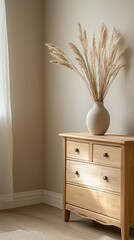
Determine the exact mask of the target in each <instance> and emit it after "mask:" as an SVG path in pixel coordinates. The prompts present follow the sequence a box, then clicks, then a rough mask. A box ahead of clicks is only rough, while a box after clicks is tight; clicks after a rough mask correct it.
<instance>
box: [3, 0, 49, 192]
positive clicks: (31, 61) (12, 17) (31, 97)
mask: <svg viewBox="0 0 134 240" xmlns="http://www.w3.org/2000/svg"><path fill="white" fill-rule="evenodd" d="M6 7H7V24H8V38H9V53H10V76H11V101H12V117H13V143H14V161H13V169H14V190H15V192H22V191H30V190H36V189H42V186H43V149H44V144H43V131H44V130H43V128H44V120H43V116H44V113H43V111H44V76H43V75H44V73H43V71H44V69H43V68H44V64H43V56H44V54H43V49H44V46H43V44H44V41H43V34H44V22H43V18H44V12H43V11H44V10H43V8H44V1H43V0H6Z"/></svg>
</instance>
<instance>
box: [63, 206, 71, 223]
mask: <svg viewBox="0 0 134 240" xmlns="http://www.w3.org/2000/svg"><path fill="white" fill-rule="evenodd" d="M69 218H70V211H69V210H66V209H65V210H64V212H63V220H64V222H68V221H69Z"/></svg>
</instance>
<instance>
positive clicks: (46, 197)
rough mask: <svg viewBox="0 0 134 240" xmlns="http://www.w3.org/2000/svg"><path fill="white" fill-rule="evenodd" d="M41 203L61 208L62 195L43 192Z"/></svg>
mask: <svg viewBox="0 0 134 240" xmlns="http://www.w3.org/2000/svg"><path fill="white" fill-rule="evenodd" d="M43 203H45V204H48V205H50V206H53V207H57V208H60V209H61V208H62V194H60V193H56V192H51V191H47V190H44V191H43Z"/></svg>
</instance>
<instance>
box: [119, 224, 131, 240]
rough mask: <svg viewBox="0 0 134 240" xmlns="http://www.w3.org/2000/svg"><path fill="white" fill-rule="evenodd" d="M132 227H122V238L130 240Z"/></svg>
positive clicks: (122, 239)
mask: <svg viewBox="0 0 134 240" xmlns="http://www.w3.org/2000/svg"><path fill="white" fill-rule="evenodd" d="M129 231H130V227H122V228H121V240H129Z"/></svg>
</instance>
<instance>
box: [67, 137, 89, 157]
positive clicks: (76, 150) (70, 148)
mask: <svg viewBox="0 0 134 240" xmlns="http://www.w3.org/2000/svg"><path fill="white" fill-rule="evenodd" d="M89 148H90V144H89V143H84V142H77V141H69V140H68V141H67V142H66V157H67V158H75V159H82V160H86V161H88V160H89V153H90V149H89Z"/></svg>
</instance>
